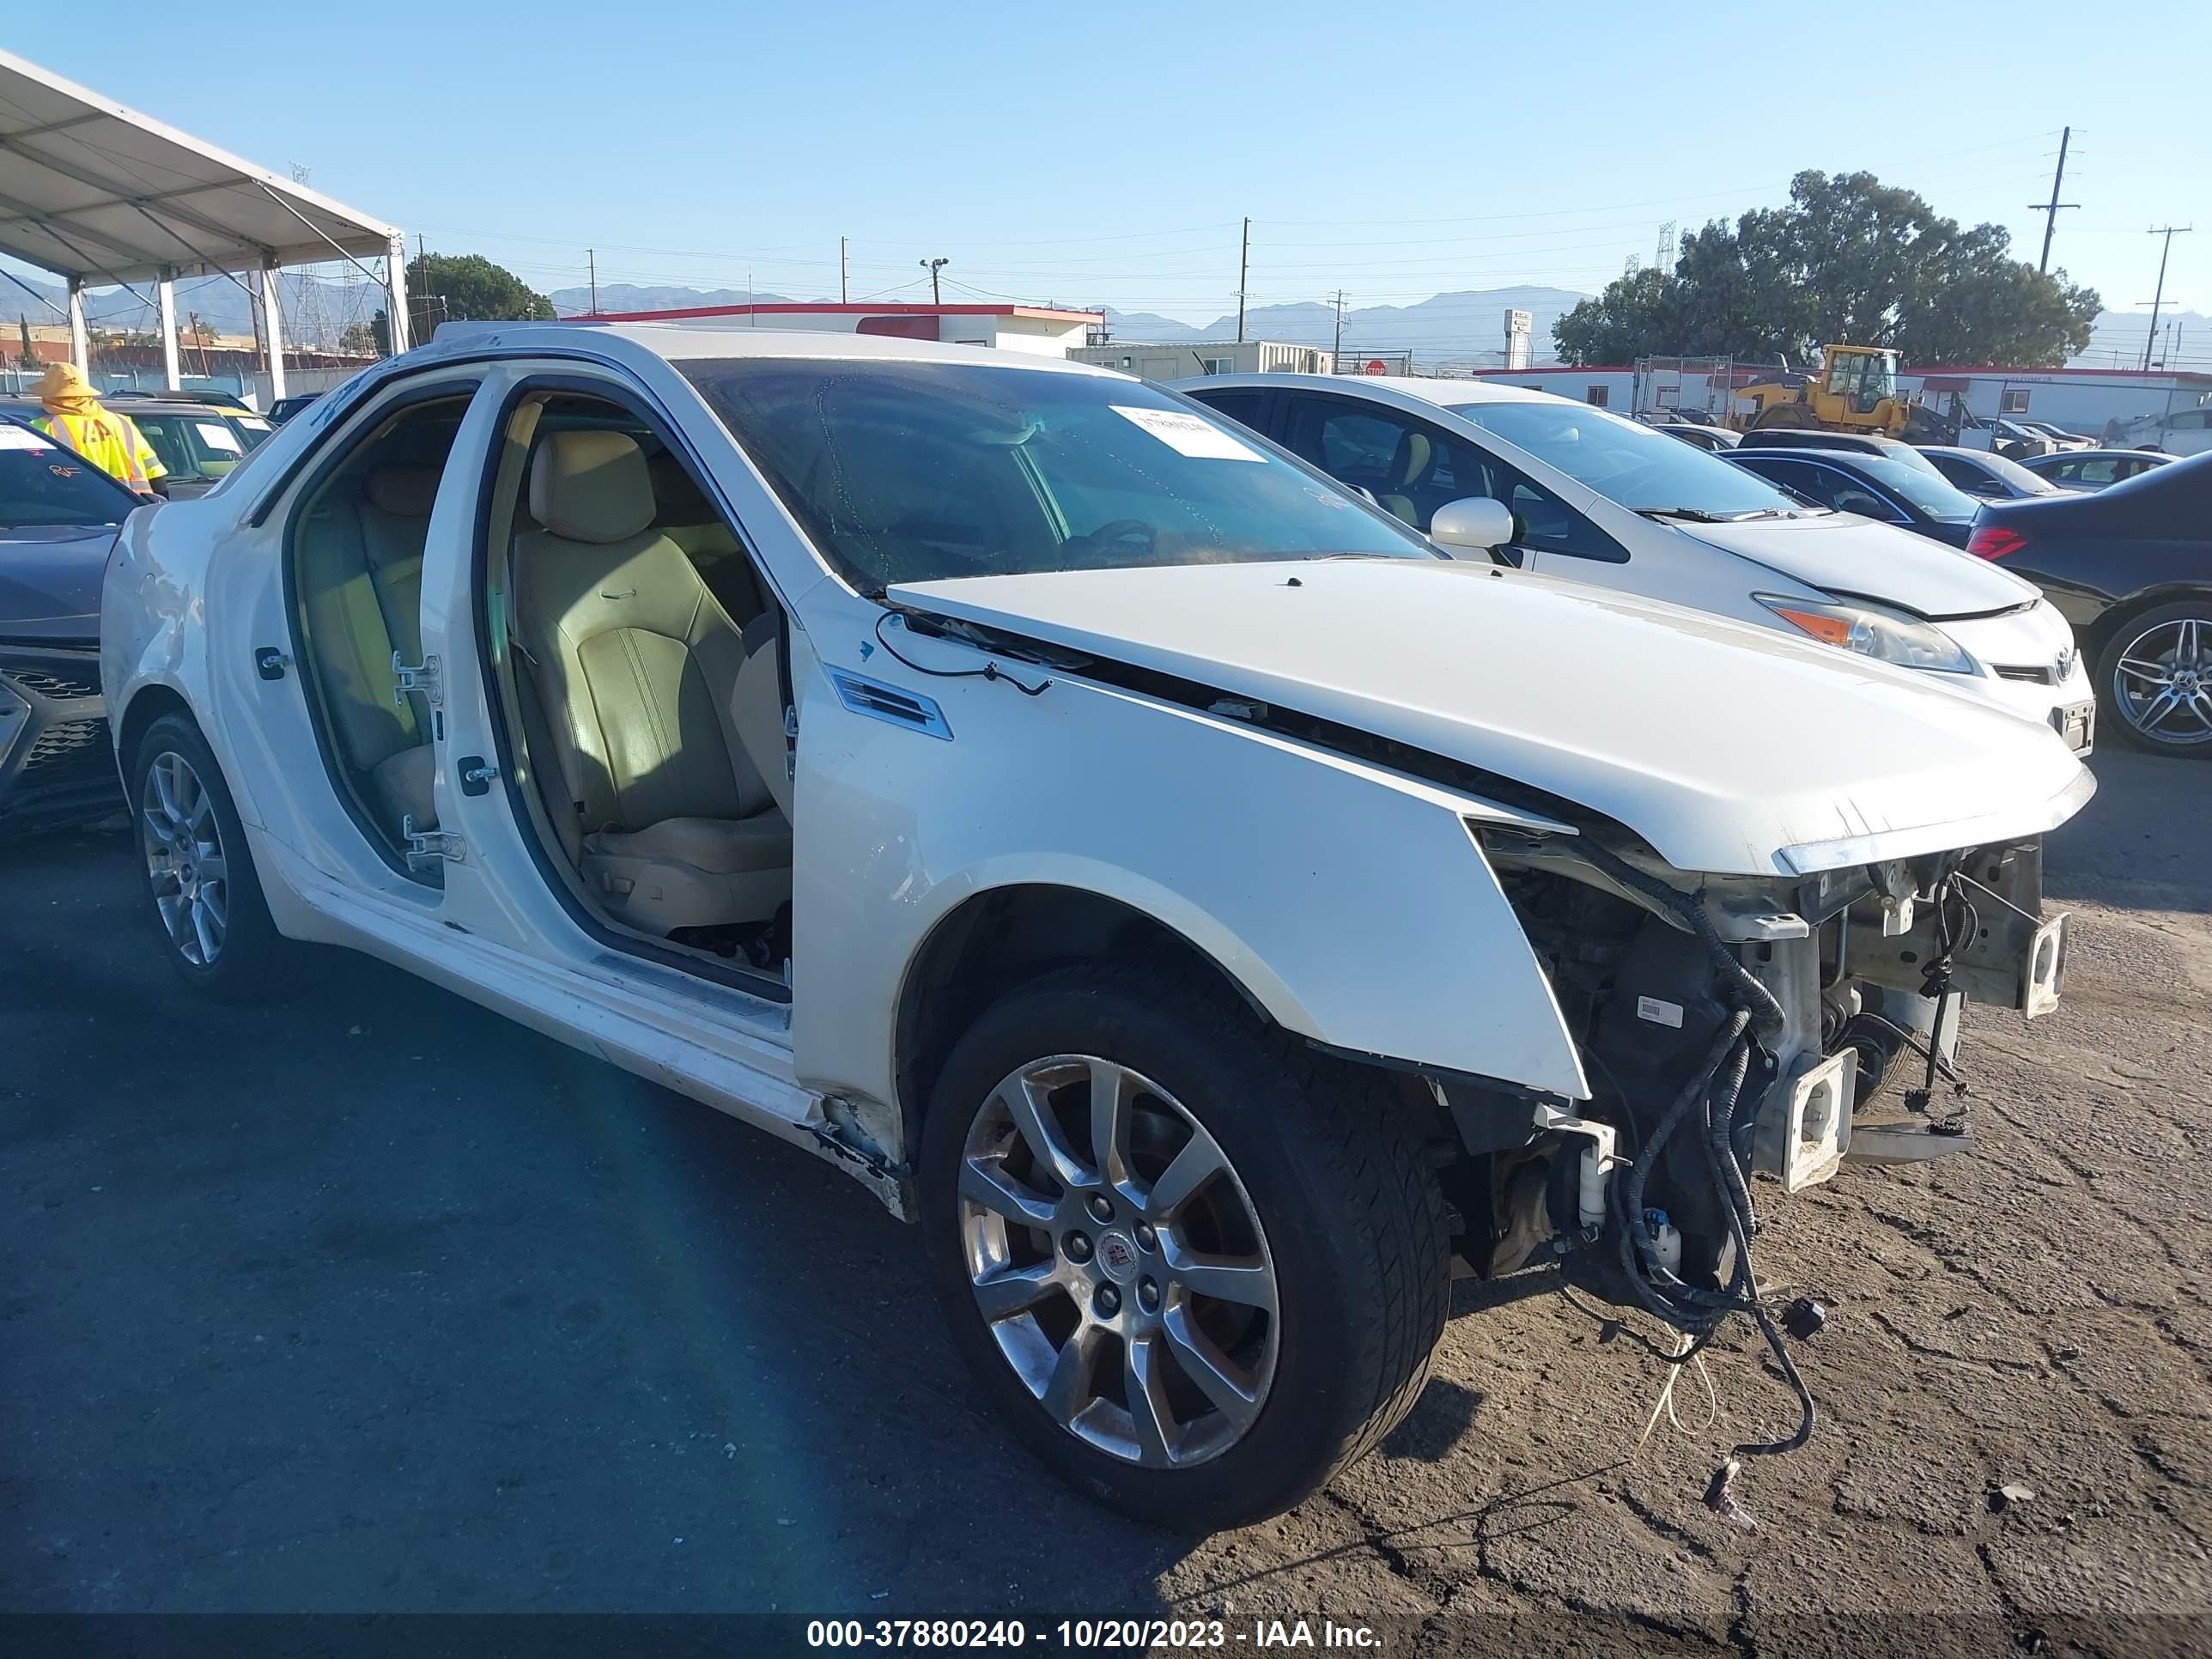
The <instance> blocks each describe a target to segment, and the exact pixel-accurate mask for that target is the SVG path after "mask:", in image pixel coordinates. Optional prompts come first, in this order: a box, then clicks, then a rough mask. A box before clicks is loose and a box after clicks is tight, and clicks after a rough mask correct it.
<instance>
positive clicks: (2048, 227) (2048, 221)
mask: <svg viewBox="0 0 2212 1659" xmlns="http://www.w3.org/2000/svg"><path fill="white" fill-rule="evenodd" d="M2073 137H2074V129H2073V128H2071V127H2061V128H2060V129H2059V130H2058V171H2057V172H2056V173H2052V174H2051V200H2050V201H2049V202H2047V203H2041V204H2038V203H2034V202H2030V203H2029V204H2027V210H2028V211H2029V212H2030V213H2040V214H2043V215H2044V216H2045V218H2044V221H2043V258H2041V259H2040V260H2039V261H2038V262H2037V264H2036V267H2035V268H2036V270H2039V271H2042V272H2045V273H2046V274H2047V273H2048V272H2049V271H2050V270H2051V232H2052V231H2054V230H2056V229H2057V228H2058V216H2059V215H2060V214H2061V213H2062V212H2063V211H2064V210H2066V209H2068V208H2078V207H2080V206H2081V204H2080V203H2079V202H2062V201H2060V200H2059V199H2058V186H2059V185H2062V184H2063V183H2064V182H2065V180H2066V146H2067V144H2068V143H2069V142H2070V141H2071V140H2072V138H2073Z"/></svg>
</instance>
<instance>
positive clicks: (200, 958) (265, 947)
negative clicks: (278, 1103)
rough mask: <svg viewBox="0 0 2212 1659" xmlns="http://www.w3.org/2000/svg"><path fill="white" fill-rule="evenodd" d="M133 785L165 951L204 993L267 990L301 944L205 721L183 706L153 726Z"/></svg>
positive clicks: (229, 997) (136, 760)
mask: <svg viewBox="0 0 2212 1659" xmlns="http://www.w3.org/2000/svg"><path fill="white" fill-rule="evenodd" d="M130 787H131V798H130V799H131V817H132V833H133V834H134V835H135V836H136V837H137V846H138V853H139V863H140V867H141V868H142V869H143V871H144V872H145V876H146V893H147V897H148V899H149V902H150V904H151V907H152V909H153V913H154V918H155V926H156V928H157V930H158V933H159V935H160V938H161V953H162V955H164V956H165V957H167V958H168V959H169V963H170V965H171V966H172V967H173V968H174V969H176V970H177V972H178V973H179V975H182V977H183V979H184V981H185V983H186V984H187V985H190V986H191V987H192V988H193V989H194V990H196V991H197V992H199V993H201V994H203V995H205V996H209V997H211V998H213V999H215V1000H217V1001H221V1002H252V1001H256V1000H261V999H263V998H264V997H265V996H267V994H269V992H270V987H272V985H274V984H275V983H276V980H277V976H278V975H279V974H280V973H285V972H289V969H290V967H291V966H292V964H293V963H294V962H295V960H296V959H297V958H298V957H299V956H300V955H301V952H300V950H299V947H298V946H296V945H294V944H293V943H292V942H291V941H290V940H289V939H285V938H284V936H283V934H281V933H278V932H277V931H276V923H275V921H272V920H270V915H269V904H268V901H267V900H266V899H264V897H263V896H262V893H261V878H260V875H259V872H257V871H256V870H255V869H254V867H253V854H252V850H251V849H250V848H248V847H247V846H246V826H245V824H244V823H242V822H241V821H240V818H239V816H238V807H237V805H236V804H235V803H234V801H233V800H232V799H231V796H230V789H229V786H228V785H227V784H226V783H225V782H224V781H223V777H222V768H221V767H220V766H218V765H217V764H216V758H215V754H214V751H213V750H210V749H209V747H208V745H207V739H206V738H203V737H202V736H201V735H200V732H199V728H198V727H197V726H194V725H193V724H192V722H191V720H187V719H186V718H185V717H184V716H183V715H181V714H164V715H163V716H161V719H159V720H155V722H154V723H153V724H152V725H151V726H148V727H147V728H146V732H145V735H144V736H143V737H142V738H140V739H139V740H138V746H137V750H134V751H133V752H132V754H131V775H130Z"/></svg>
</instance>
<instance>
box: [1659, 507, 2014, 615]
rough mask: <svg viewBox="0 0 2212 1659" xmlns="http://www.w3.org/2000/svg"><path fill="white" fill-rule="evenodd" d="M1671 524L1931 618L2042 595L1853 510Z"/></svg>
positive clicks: (1789, 572) (1830, 586) (1816, 582)
mask: <svg viewBox="0 0 2212 1659" xmlns="http://www.w3.org/2000/svg"><path fill="white" fill-rule="evenodd" d="M1675 522H1676V525H1677V527H1678V528H1679V529H1680V530H1681V531H1682V532H1683V533H1684V534H1685V535H1689V536H1694V537H1696V538H1698V539H1699V541H1701V542H1705V543H1707V544H1710V545H1711V546H1714V547H1717V548H1720V549H1721V550H1723V551H1725V552H1729V553H1734V554H1735V555H1736V556H1738V557H1740V558H1746V559H1750V560H1752V561H1753V562H1756V563H1759V564H1763V565H1765V567H1766V568H1768V569H1770V570H1778V571H1780V572H1781V573H1782V574H1784V575H1785V576H1794V577H1796V579H1797V580H1799V581H1801V582H1803V583H1804V584H1806V586H1808V587H1817V588H1819V589H1820V590H1821V591H1822V592H1826V593H1850V594H1855V595H1857V597H1859V598H1861V599H1874V600H1877V601H1879V602H1881V603H1882V604H1885V605H1894V606H1897V607H1899V609H1901V610H1905V611H1911V613H1912V614H1913V615H1915V616H1918V617H1929V618H1930V619H1931V620H1934V621H1938V622H1940V621H1942V620H1943V619H1944V618H1945V617H1984V616H1987V615H1988V614H1989V613H1990V611H2005V610H2009V609H2011V608H2012V607H2014V606H2015V605H2033V603H2034V602H2035V601H2036V600H2037V599H2039V598H2041V597H2042V595H2041V593H2040V592H2039V590H2038V589H2037V588H2036V586H2035V585H2034V584H2033V583H2032V582H2027V581H2023V580H2021V578H2019V577H2018V576H2015V575H2014V574H2012V573H2011V572H2010V571H2008V570H2003V569H2000V568H1998V567H1997V566H1996V565H1994V564H1991V563H1990V562H1989V561H1988V560H1987V559H1978V558H1975V557H1974V556H1972V554H1969V553H1965V552H1961V551H1960V550H1959V549H1957V548H1955V547H1948V546H1946V545H1945V544H1943V543H1942V542H1938V541H1933V540H1931V539H1929V538H1928V537H1926V536H1916V535H1914V534H1913V533H1912V532H1911V531H1909V530H1899V529H1898V528H1897V527H1896V526H1893V525H1886V524H1877V523H1875V521H1874V520H1872V519H1862V518H1860V517H1859V516H1858V515H1857V513H1824V514H1822V515H1820V516H1819V517H1817V518H1807V519H1747V520H1743V521H1742V522H1741V523H1740V524H1686V523H1681V522H1680V521H1679V520H1678V521H1675Z"/></svg>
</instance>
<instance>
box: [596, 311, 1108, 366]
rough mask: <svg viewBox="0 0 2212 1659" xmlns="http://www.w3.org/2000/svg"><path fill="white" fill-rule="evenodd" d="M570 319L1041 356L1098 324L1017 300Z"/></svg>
mask: <svg viewBox="0 0 2212 1659" xmlns="http://www.w3.org/2000/svg"><path fill="white" fill-rule="evenodd" d="M568 320H569V321H571V322H577V323H673V324H676V325H678V326H684V327H696V328H716V329H722V328H730V327H733V326H734V327H738V328H743V327H745V326H747V325H757V326H758V327H761V328H804V329H820V330H823V331H827V332H829V333H833V334H887V335H890V336H893V337H896V338H898V339H902V340H939V341H942V342H944V343H945V344H947V345H980V346H996V347H998V348H999V349H1001V350H1004V351H1026V352H1030V353H1031V354H1033V355H1035V356H1043V357H1066V356H1072V355H1073V354H1074V352H1075V351H1076V350H1077V349H1079V348H1080V347H1081V346H1082V344H1083V343H1084V341H1085V340H1086V339H1087V338H1089V337H1090V334H1091V330H1093V329H1100V328H1103V327H1104V326H1105V325H1106V319H1105V317H1104V316H1103V314H1102V313H1098V312H1096V311H1058V310H1054V309H1053V308H1052V307H1047V306H1018V305H961V306H908V305H843V304H839V303H836V302H835V301H823V302H820V303H807V302H804V301H781V302H778V303H776V304H773V305H752V306H691V307H685V308H684V309H682V310H678V311H620V312H615V311H608V312H600V313H598V314H596V315H593V316H586V317H572V318H570V319H568Z"/></svg>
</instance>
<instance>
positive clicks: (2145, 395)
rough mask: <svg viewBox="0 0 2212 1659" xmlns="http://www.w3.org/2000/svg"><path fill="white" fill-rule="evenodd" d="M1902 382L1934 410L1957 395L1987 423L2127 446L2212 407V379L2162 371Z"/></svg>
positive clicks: (2039, 372)
mask: <svg viewBox="0 0 2212 1659" xmlns="http://www.w3.org/2000/svg"><path fill="white" fill-rule="evenodd" d="M1897 378H1898V384H1899V386H1900V387H1902V388H1903V389H1904V390H1905V392H1908V393H1909V392H1919V393H1920V394H1921V396H1922V398H1923V399H1924V400H1925V401H1926V402H1927V403H1928V404H1929V407H1931V408H1934V409H1939V410H1948V409H1949V407H1950V405H1951V398H1952V395H1953V394H1954V393H1956V394H1957V395H1958V396H1959V397H1960V398H1963V399H1964V400H1965V403H1966V407H1967V408H1968V409H1969V410H1972V412H1973V413H1974V414H1975V415H1977V416H1980V417H1981V418H1982V419H1984V420H1995V419H1996V418H1997V417H1998V416H2008V417H2010V418H2012V419H2015V420H2031V421H2047V422H2050V423H2051V425H2052V426H2055V427H2058V428H2062V429H2063V430H2064V431H2068V432H2079V433H2081V434H2083V435H2086V436H2087V437H2092V438H2100V439H2101V438H2103V437H2105V436H2106V434H2107V432H2108V431H2109V432H2110V434H2111V435H2112V437H2113V438H2114V439H2116V440H2118V441H2122V442H2125V443H2130V444H2132V443H2136V442H2141V441H2149V440H2148V436H2147V430H2148V428H2154V427H2155V426H2156V424H2157V423H2158V422H2159V421H2160V420H2162V419H2163V418H2164V417H2165V416H2168V415H2171V414H2172V413H2174V412H2175V411H2176V410H2184V409H2195V408H2197V406H2199V405H2200V404H2203V403H2205V402H2206V401H2207V400H2208V399H2212V374H2191V373H2188V372H2186V371H2179V370H2169V369H2162V368H2154V369H2139V368H1932V369H1928V370H1926V371H1924V372H1917V371H1911V370H1908V371H1906V372H1905V373H1904V374H1899V376H1898V377H1897ZM2135 428H2143V429H2140V430H2139V429H2135Z"/></svg>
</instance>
